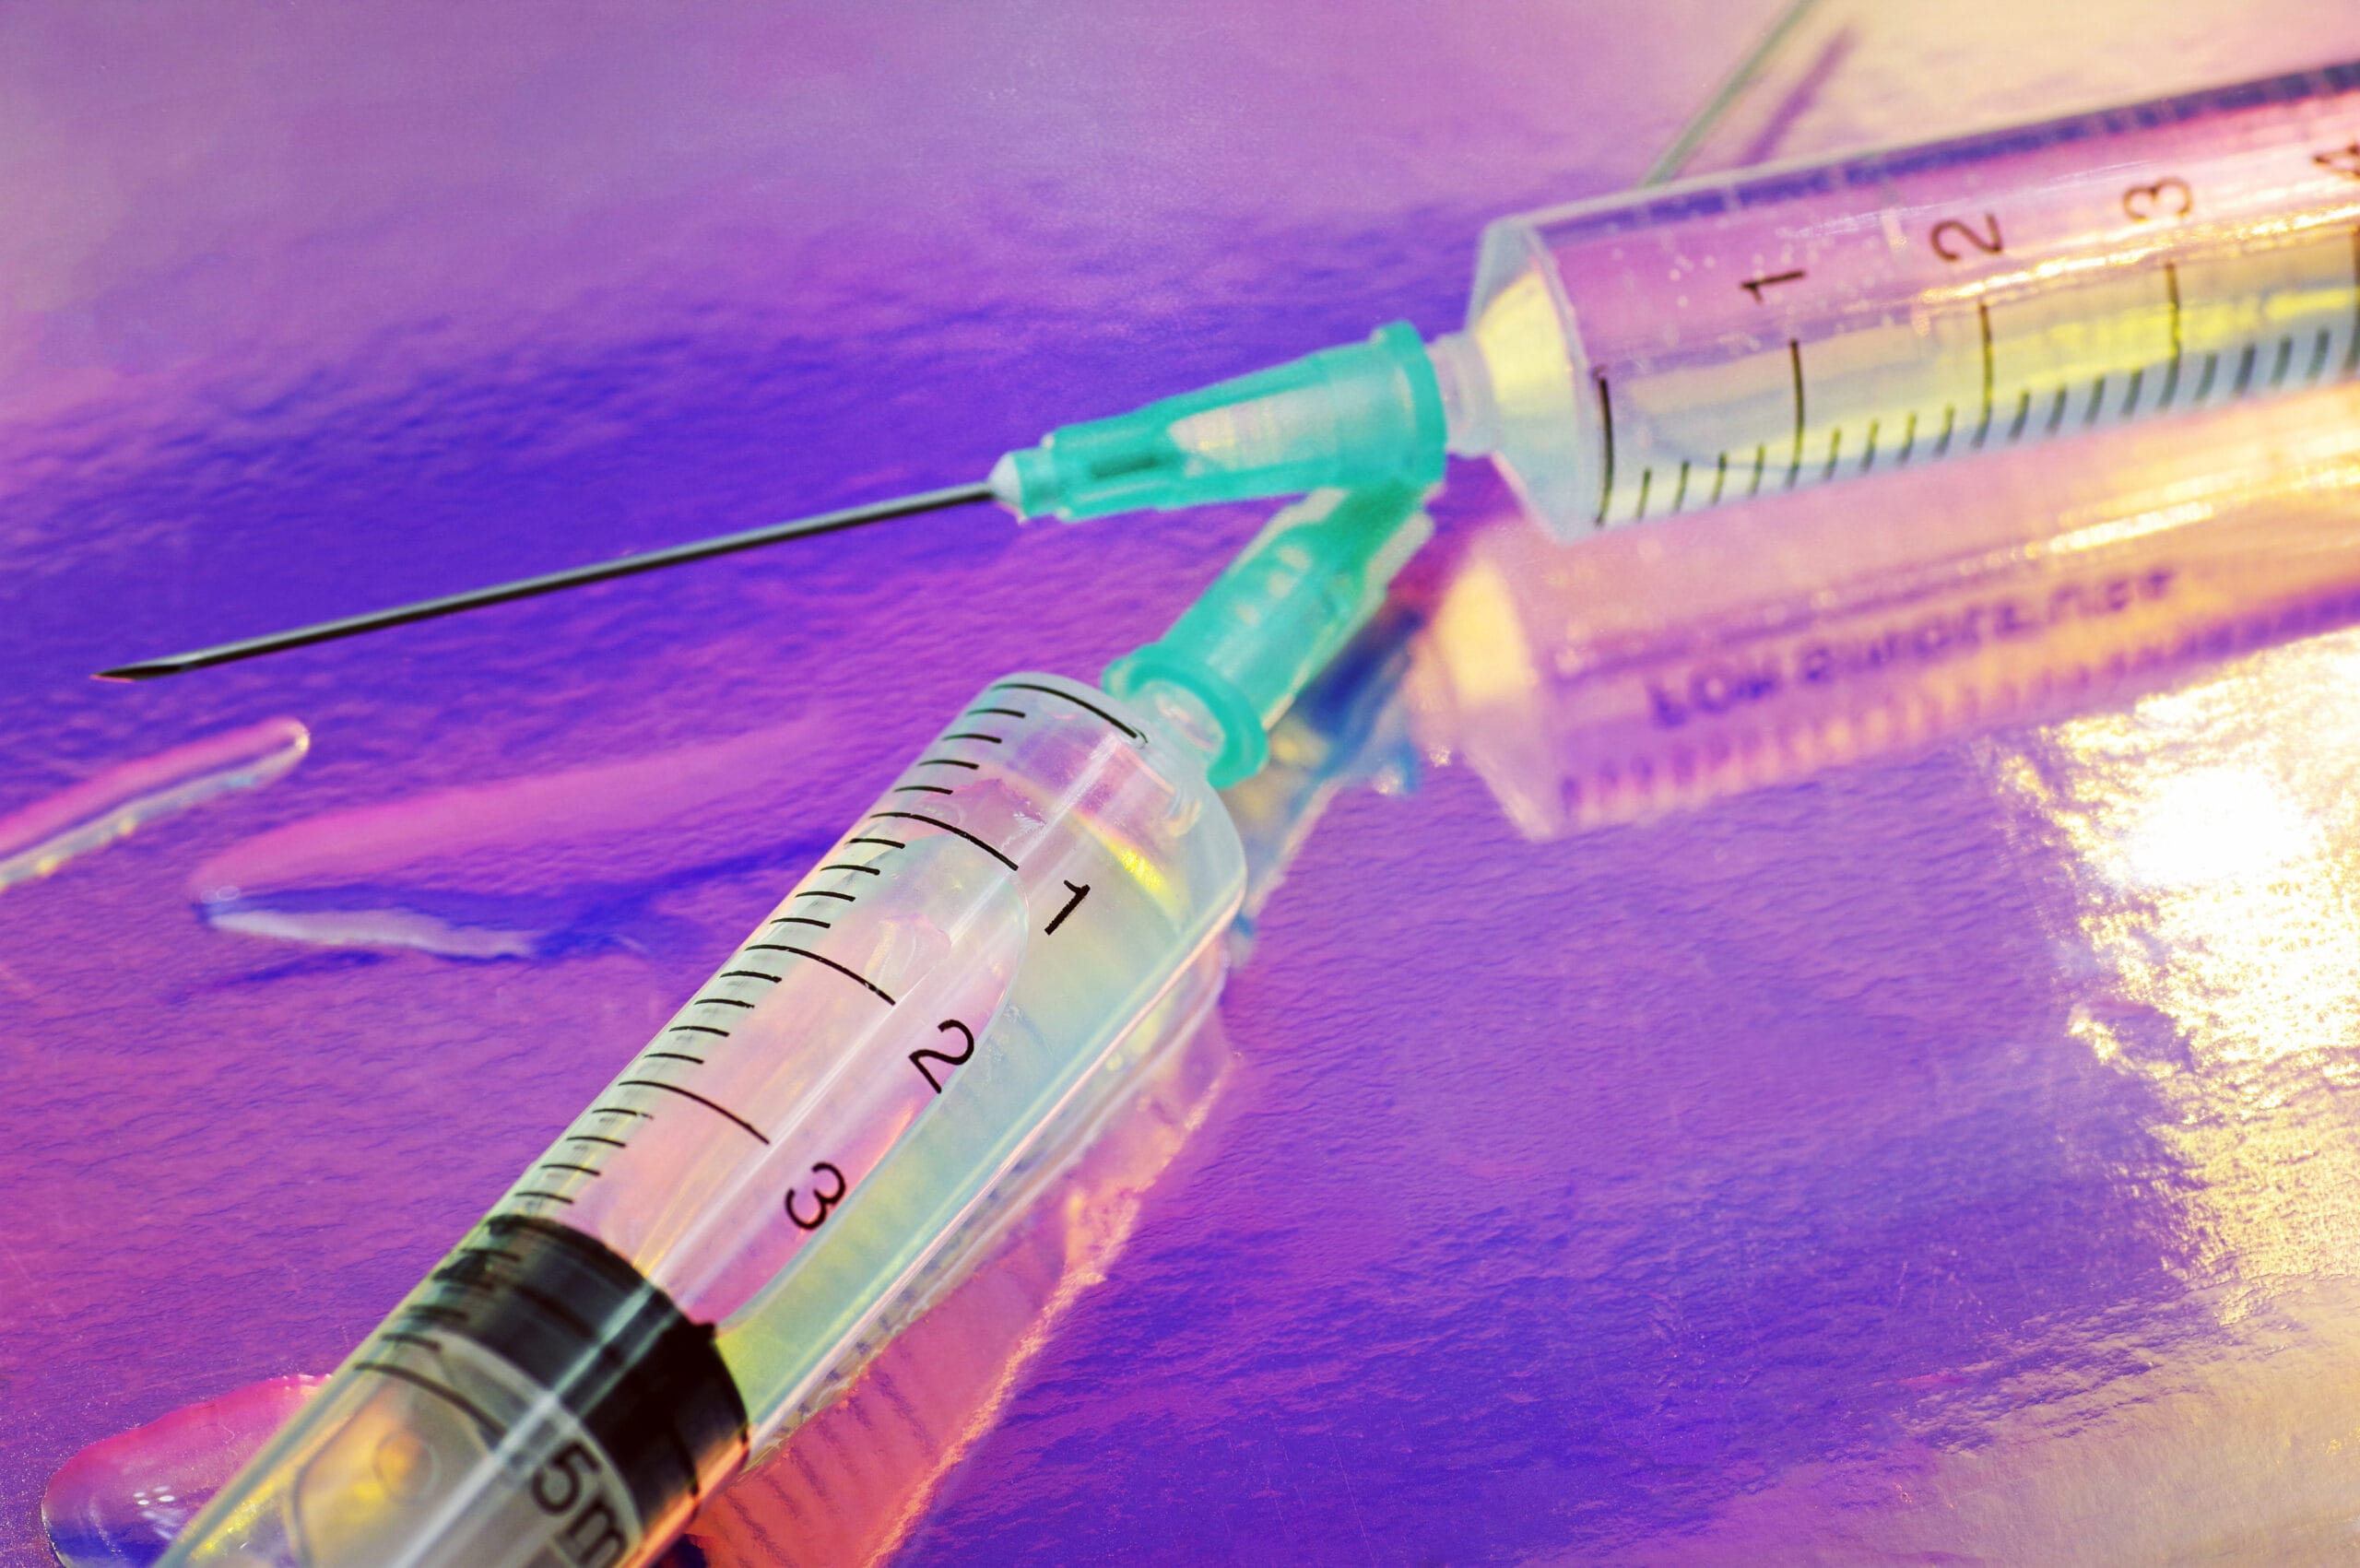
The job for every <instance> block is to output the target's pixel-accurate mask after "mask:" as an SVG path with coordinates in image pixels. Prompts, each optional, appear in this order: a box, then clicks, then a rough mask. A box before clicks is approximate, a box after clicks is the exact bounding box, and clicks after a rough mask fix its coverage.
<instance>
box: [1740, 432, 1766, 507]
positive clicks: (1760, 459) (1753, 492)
mask: <svg viewBox="0 0 2360 1568" xmlns="http://www.w3.org/2000/svg"><path fill="white" fill-rule="evenodd" d="M1769 461H1770V447H1769V444H1768V443H1767V442H1764V444H1762V445H1760V446H1757V447H1755V448H1754V449H1753V485H1752V488H1751V489H1748V490H1747V491H1746V492H1745V493H1746V494H1747V495H1748V496H1757V495H1760V494H1761V493H1762V475H1763V472H1764V468H1765V467H1766V466H1768V464H1769Z"/></svg>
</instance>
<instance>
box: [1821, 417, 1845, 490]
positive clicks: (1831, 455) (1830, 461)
mask: <svg viewBox="0 0 2360 1568" xmlns="http://www.w3.org/2000/svg"><path fill="white" fill-rule="evenodd" d="M1843 454H1844V430H1843V427H1842V426H1840V425H1839V426H1837V427H1836V428H1835V430H1830V431H1828V432H1827V466H1826V467H1825V468H1824V469H1823V470H1822V472H1821V473H1820V476H1819V477H1821V478H1822V479H1832V478H1834V477H1835V463H1836V460H1837V459H1838V458H1839V457H1841V456H1842V455H1843Z"/></svg>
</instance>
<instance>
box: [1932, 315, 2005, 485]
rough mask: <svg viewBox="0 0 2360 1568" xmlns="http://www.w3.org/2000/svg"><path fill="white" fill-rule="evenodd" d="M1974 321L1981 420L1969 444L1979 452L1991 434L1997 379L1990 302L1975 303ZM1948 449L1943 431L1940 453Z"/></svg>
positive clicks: (1947, 433) (1946, 433) (1949, 445)
mask: <svg viewBox="0 0 2360 1568" xmlns="http://www.w3.org/2000/svg"><path fill="white" fill-rule="evenodd" d="M1975 320H1976V326H1977V327H1978V329H1979V330H1980V331H1981V332H1982V335H1983V418H1982V419H1981V420H1980V421H1979V422H1978V423H1977V424H1976V427H1975V440H1974V441H1973V442H1971V443H1970V444H1972V445H1973V446H1974V447H1975V449H1976V451H1978V452H1979V451H1981V450H1982V449H1983V441H1984V438H1985V437H1986V436H1988V435H1989V434H1990V433H1991V409H1992V402H1991V398H1992V391H1993V387H1994V384H1995V383H1996V381H1997V379H1998V360H1997V357H1996V355H1995V354H1994V352H1993V349H1992V346H1991V301H1988V300H1977V301H1975ZM1950 447H1951V441H1950V431H1949V430H1943V431H1942V451H1944V452H1948V451H1949V450H1950Z"/></svg>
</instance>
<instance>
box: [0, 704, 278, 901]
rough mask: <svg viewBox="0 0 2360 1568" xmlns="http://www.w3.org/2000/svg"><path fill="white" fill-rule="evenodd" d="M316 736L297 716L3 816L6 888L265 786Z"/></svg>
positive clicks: (122, 768)
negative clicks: (156, 824) (161, 822)
mask: <svg viewBox="0 0 2360 1568" xmlns="http://www.w3.org/2000/svg"><path fill="white" fill-rule="evenodd" d="M311 745H312V737H311V735H310V732H308V731H307V730H305V729H304V728H303V726H302V725H300V724H297V723H296V722H295V721H294V720H293V719H265V720H264V721H263V722H262V723H260V724H253V725H246V726H245V727H243V728H242V729H233V730H225V731H223V732H222V733H220V734H218V735H208V736H207V737H204V738H203V739H201V740H192V741H189V742H187V743H186V744H185V745H181V746H175V747H172V748H171V749H169V750H165V751H159V752H157V753H156V754H155V755H153V756H150V757H141V758H138V759H136V760H133V761H129V762H118V763H116V764H115V765H114V766H113V767H111V768H108V769H105V770H104V771H102V772H99V773H97V774H94V775H93V776H91V777H89V778H88V779H85V780H83V781H82V782H81V783H80V784H75V785H73V786H72V787H70V788H67V789H62V790H59V791H58V792H57V793H56V794H55V795H52V796H46V797H45V798H43V799H41V800H37V801H34V802H33V803H32V804H31V805H29V806H26V807H22V808H18V810H16V811H13V812H11V813H9V814H8V815H7V816H6V817H0V888H7V887H12V886H14V885H15V884H17V883H18V882H27V881H30V880H32V879H33V878H38V877H46V876H48V875H49V874H50V873H51V872H53V871H55V870H56V869H57V868H58V867H61V866H63V865H65V863H66V862H67V861H69V860H72V859H73V858H74V857H75V856H77V855H86V854H88V853H89V852H90V851H91V850H94V849H100V848H102V847H104V846H105V845H107V844H111V843H114V841H115V840H117V839H120V838H124V837H127V836H128V835H130V834H131V833H133V832H136V831H137V830H138V829H140V828H141V827H143V826H145V825H146V824H148V823H149V822H153V821H156V820H157V819H160V818H164V817H170V816H173V815H175V814H176V813H179V812H182V811H185V810H187V809H188V808H190V807H192V806H198V805H202V804H203V803H204V802H206V801H207V800H210V799H212V798H213V797H214V796H217V795H222V794H226V793H227V792H229V791H230V790H234V789H259V788H261V787H262V786H263V785H264V784H268V783H270V782H271V781H272V780H273V779H276V778H278V777H279V776H281V775H282V774H284V773H286V772H288V771H289V769H291V768H293V767H294V766H295V764H296V763H298V762H300V761H301V760H303V753H304V752H306V751H307V750H309V749H311Z"/></svg>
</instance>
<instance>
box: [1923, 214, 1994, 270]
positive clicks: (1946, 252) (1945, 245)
mask: <svg viewBox="0 0 2360 1568" xmlns="http://www.w3.org/2000/svg"><path fill="white" fill-rule="evenodd" d="M1928 238H1929V239H1930V240H1931V241H1932V242H1933V246H1934V253H1935V254H1936V255H1938V256H1940V257H1941V258H1942V259H1943V260H1944V261H1949V262H1954V261H1965V260H1966V259H1967V257H1966V252H1965V251H1960V250H1953V249H1952V247H1951V244H1950V242H1951V241H1953V240H1957V241H1959V242H1963V243H1965V245H1967V246H1968V247H1969V248H1971V249H1973V250H1977V251H1980V252H1982V253H1984V254H1985V255H1987V256H1996V255H1998V254H2000V252H2002V251H2004V250H2006V249H2007V247H2006V246H2005V245H2003V244H2001V243H2000V215H1999V214H1998V213H1996V212H1987V213H1985V214H1984V215H1983V227H1982V229H1980V230H1977V229H1976V228H1975V227H1974V226H1972V225H1970V224H1966V223H1962V222H1961V221H1959V220H1958V219H1957V218H1943V219H1942V220H1941V222H1940V223H1937V224H1935V225H1934V231H1933V233H1932V234H1931V235H1929V236H1928Z"/></svg>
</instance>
